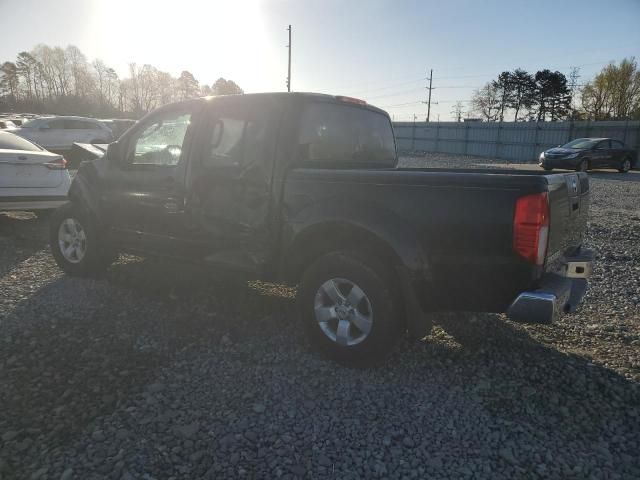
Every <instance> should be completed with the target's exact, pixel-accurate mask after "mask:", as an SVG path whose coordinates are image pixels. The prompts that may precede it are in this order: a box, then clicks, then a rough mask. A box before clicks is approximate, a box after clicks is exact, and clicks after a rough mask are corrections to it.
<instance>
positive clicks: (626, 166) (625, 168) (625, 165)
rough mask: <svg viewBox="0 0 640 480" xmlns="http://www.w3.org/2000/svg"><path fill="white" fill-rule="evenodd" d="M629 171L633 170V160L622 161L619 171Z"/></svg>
mask: <svg viewBox="0 0 640 480" xmlns="http://www.w3.org/2000/svg"><path fill="white" fill-rule="evenodd" d="M629 170H631V160H630V159H629V158H625V159H624V160H622V163H621V164H620V168H618V171H619V172H620V173H627V172H628V171H629Z"/></svg>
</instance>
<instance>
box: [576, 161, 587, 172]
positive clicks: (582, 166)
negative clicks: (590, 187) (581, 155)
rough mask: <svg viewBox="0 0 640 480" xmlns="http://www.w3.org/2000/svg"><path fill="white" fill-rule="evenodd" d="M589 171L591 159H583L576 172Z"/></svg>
mask: <svg viewBox="0 0 640 480" xmlns="http://www.w3.org/2000/svg"><path fill="white" fill-rule="evenodd" d="M588 171H589V160H582V161H581V162H580V163H579V164H578V166H577V167H576V172H588Z"/></svg>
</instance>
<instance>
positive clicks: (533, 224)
mask: <svg viewBox="0 0 640 480" xmlns="http://www.w3.org/2000/svg"><path fill="white" fill-rule="evenodd" d="M548 240H549V197H548V195H547V192H543V193H535V194H533V195H526V196H524V197H520V198H519V199H518V200H517V202H516V212H515V215H514V216H513V249H514V250H515V251H516V252H518V254H519V255H520V256H522V257H523V258H524V259H525V260H527V261H529V262H531V263H534V264H535V265H543V264H544V259H545V257H546V255H547V243H548Z"/></svg>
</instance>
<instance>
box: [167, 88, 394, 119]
mask: <svg viewBox="0 0 640 480" xmlns="http://www.w3.org/2000/svg"><path fill="white" fill-rule="evenodd" d="M252 98H271V99H274V100H276V101H282V102H295V101H300V100H303V101H304V100H320V101H325V102H331V103H336V104H345V105H351V106H357V107H360V108H366V109H368V110H372V111H375V112H378V113H382V114H383V115H386V116H389V115H388V113H387V112H386V111H384V110H382V109H381V108H378V107H375V106H373V105H369V104H368V103H366V102H365V101H364V100H360V99H357V98H353V97H348V96H343V95H329V94H326V93H314V92H261V93H240V94H235V95H218V96H216V95H214V96H209V97H199V98H194V99H189V100H182V101H179V102H174V103H170V104H167V105H165V106H164V107H167V106H170V105H171V106H176V105H185V104H189V103H194V102H202V101H218V100H224V101H225V102H228V101H234V99H238V100H240V101H250V99H252ZM160 108H163V107H160Z"/></svg>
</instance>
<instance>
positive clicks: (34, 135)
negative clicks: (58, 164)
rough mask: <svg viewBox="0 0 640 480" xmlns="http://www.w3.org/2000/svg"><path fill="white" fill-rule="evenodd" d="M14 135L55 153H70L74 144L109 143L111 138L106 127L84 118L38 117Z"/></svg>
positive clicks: (94, 120) (91, 119)
mask: <svg viewBox="0 0 640 480" xmlns="http://www.w3.org/2000/svg"><path fill="white" fill-rule="evenodd" d="M14 133H15V134H17V135H20V136H21V137H24V138H27V139H29V140H32V141H34V142H36V143H37V144H39V145H42V146H43V147H44V148H46V149H48V150H53V151H56V152H68V151H70V150H71V148H72V147H73V144H74V143H75V142H81V143H109V142H110V141H111V140H112V137H113V134H112V133H111V130H110V129H109V128H108V127H107V126H105V125H103V124H102V123H101V122H99V121H98V120H96V119H94V118H84V117H40V118H36V119H34V120H29V121H28V122H25V123H23V124H22V127H20V128H19V129H17V130H15V131H14Z"/></svg>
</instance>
